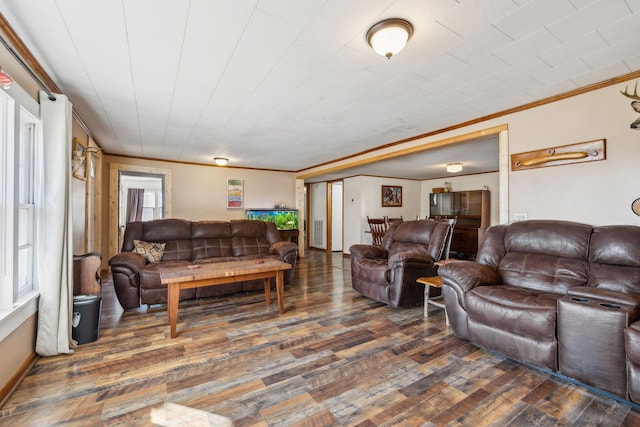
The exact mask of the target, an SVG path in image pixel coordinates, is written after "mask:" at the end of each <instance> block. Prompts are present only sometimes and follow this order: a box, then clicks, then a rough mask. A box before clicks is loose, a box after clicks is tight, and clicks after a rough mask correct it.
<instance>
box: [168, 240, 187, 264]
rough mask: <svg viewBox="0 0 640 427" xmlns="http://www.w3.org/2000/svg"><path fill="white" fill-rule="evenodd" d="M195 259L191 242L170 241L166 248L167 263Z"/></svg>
mask: <svg viewBox="0 0 640 427" xmlns="http://www.w3.org/2000/svg"><path fill="white" fill-rule="evenodd" d="M192 258H193V251H192V247H191V240H189V239H184V240H169V241H167V246H165V248H164V257H163V260H165V261H190V260H191V259H192Z"/></svg>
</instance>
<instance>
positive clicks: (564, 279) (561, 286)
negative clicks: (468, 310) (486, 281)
mask: <svg viewBox="0 0 640 427" xmlns="http://www.w3.org/2000/svg"><path fill="white" fill-rule="evenodd" d="M499 271H500V276H501V277H502V283H503V284H505V285H511V286H517V287H520V288H527V289H531V290H536V291H539V292H553V293H558V294H564V293H565V292H566V291H567V289H569V288H573V287H576V286H585V285H586V284H587V279H588V274H589V263H588V261H587V260H586V258H583V259H575V258H564V257H559V256H550V255H544V254H535V253H534V254H532V253H523V252H508V253H507V254H505V256H504V258H502V261H500V267H499Z"/></svg>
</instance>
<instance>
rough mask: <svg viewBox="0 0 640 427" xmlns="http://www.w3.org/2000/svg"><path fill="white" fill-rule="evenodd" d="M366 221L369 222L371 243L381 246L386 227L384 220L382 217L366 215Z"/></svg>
mask: <svg viewBox="0 0 640 427" xmlns="http://www.w3.org/2000/svg"><path fill="white" fill-rule="evenodd" d="M367 222H368V223H369V230H370V231H371V240H372V242H373V243H372V244H373V245H375V246H382V239H383V238H384V233H386V231H387V228H388V226H387V223H386V221H385V220H384V218H369V217H368V216H367Z"/></svg>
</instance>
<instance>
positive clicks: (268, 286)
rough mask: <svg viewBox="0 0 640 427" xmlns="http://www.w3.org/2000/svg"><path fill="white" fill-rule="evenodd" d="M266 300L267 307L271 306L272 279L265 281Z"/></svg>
mask: <svg viewBox="0 0 640 427" xmlns="http://www.w3.org/2000/svg"><path fill="white" fill-rule="evenodd" d="M264 299H265V300H266V301H267V307H269V305H271V279H270V278H268V277H267V278H265V279H264Z"/></svg>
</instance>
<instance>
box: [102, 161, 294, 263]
mask: <svg viewBox="0 0 640 427" xmlns="http://www.w3.org/2000/svg"><path fill="white" fill-rule="evenodd" d="M118 164H122V165H129V166H137V167H141V168H152V169H153V168H155V169H163V170H168V171H170V173H171V181H172V189H171V190H172V191H171V193H172V200H171V215H170V216H171V217H172V218H182V219H187V220H191V221H200V220H230V219H241V218H244V208H243V209H227V207H226V194H227V187H226V185H227V179H243V180H244V194H245V195H244V207H245V208H272V207H274V205H276V204H279V203H285V204H286V206H288V207H295V206H296V181H295V174H294V173H291V172H274V171H265V170H254V169H241V168H233V167H218V166H204V165H192V164H182V163H174V162H163V161H153V160H142V159H133V158H126V157H119V156H105V160H104V167H103V175H102V178H103V182H105V183H109V182H110V181H109V174H110V170H111V169H112V165H118ZM110 185H111V184H110ZM109 190H111V189H109ZM109 193H111V191H103V199H102V206H103V209H102V217H103V218H105V220H104V221H103V227H102V242H103V249H102V253H103V254H108V253H109V250H108V246H107V245H108V241H109V230H110V229H111V228H113V227H115V226H116V225H114V224H111V223H110V222H109V221H108V219H109V216H110V206H111V205H110V204H111V203H112V202H111V200H110V196H109ZM106 258H107V257H105V256H103V268H106V267H105V266H106V264H105V263H106V262H107V261H108V259H106Z"/></svg>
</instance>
